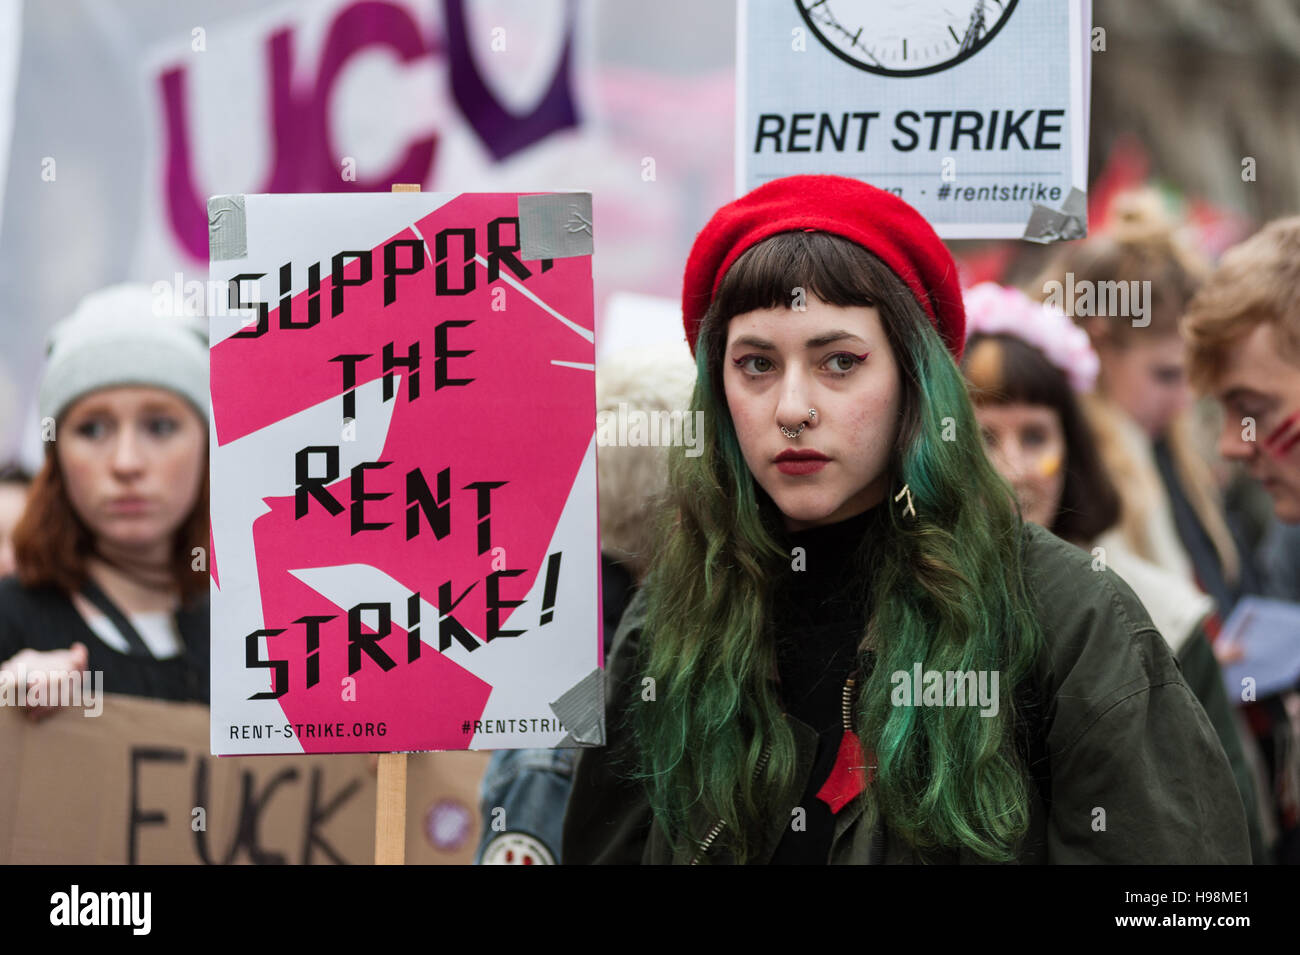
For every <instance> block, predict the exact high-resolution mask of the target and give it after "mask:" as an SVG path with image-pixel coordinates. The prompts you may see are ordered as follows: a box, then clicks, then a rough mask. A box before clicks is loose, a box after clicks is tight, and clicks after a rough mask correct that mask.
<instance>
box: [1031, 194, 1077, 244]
mask: <svg viewBox="0 0 1300 955" xmlns="http://www.w3.org/2000/svg"><path fill="white" fill-rule="evenodd" d="M1087 218H1088V196H1087V194H1086V193H1085V192H1083V191H1082V190H1080V189H1075V188H1071V189H1070V194H1069V195H1068V196H1066V197H1065V202H1064V203H1062V204H1061V209H1060V211H1059V212H1058V211H1057V210H1055V209H1052V208H1050V207H1048V206H1044V205H1039V204H1038V203H1034V208H1033V211H1032V212H1030V213H1029V221H1028V222H1026V223H1025V234H1024V236H1022V238H1024V239H1027V240H1028V241H1030V242H1039V243H1042V244H1043V245H1046V244H1047V243H1049V242H1062V241H1065V240H1068V239H1082V238H1083V237H1084V236H1086V235H1087V234H1088V229H1087V226H1085V225H1084V223H1085V222H1086V221H1087Z"/></svg>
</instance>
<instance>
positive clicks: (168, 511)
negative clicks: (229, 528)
mask: <svg viewBox="0 0 1300 955" xmlns="http://www.w3.org/2000/svg"><path fill="white" fill-rule="evenodd" d="M48 356H49V357H48V362H47V364H46V368H45V371H44V376H43V378H42V380H41V384H40V415H41V419H42V422H43V430H44V432H45V436H46V438H47V441H46V444H45V462H44V464H43V466H42V467H41V469H40V471H39V472H38V473H37V475H36V478H35V480H34V481H33V482H32V487H31V490H30V493H29V496H28V499H27V505H26V509H25V510H24V512H23V516H22V518H21V520H20V521H19V523H18V526H17V528H16V529H15V530H14V535H13V537H14V557H15V561H16V563H17V576H16V577H7V578H5V579H3V580H0V672H2V671H8V672H7V673H6V674H5V677H6V678H7V679H13V678H14V677H15V676H21V675H25V676H26V678H27V681H28V686H32V685H33V684H35V685H37V686H47V687H48V686H52V685H53V681H54V680H56V679H65V677H62V676H60V675H66V674H76V673H80V672H81V671H90V672H91V673H102V689H103V690H104V691H105V692H108V693H123V694H128V695H135V696H148V697H155V698H160V699H169V700H192V701H198V702H203V703H206V702H207V701H208V672H209V665H208V588H209V584H208V575H207V573H206V566H207V565H206V562H202V563H201V565H200V567H199V568H198V569H196V567H195V554H196V553H201V551H196V549H197V548H202V549H206V548H207V546H208V543H209V525H208V467H207V457H208V426H207V415H208V410H207V409H208V337H207V330H206V327H205V326H204V325H203V324H202V322H201V321H200V320H195V319H189V318H181V317H172V316H158V315H155V314H154V311H153V297H152V294H151V292H150V287H149V286H148V285H145V284H129V285H118V286H113V287H111V288H107V289H103V290H101V291H99V292H96V293H94V294H91V295H88V296H86V297H85V298H84V299H82V301H81V303H80V304H79V305H78V306H77V309H76V311H75V312H74V313H73V314H72V315H71V316H70V317H69V318H67V319H66V320H64V321H62V322H60V323H59V324H58V325H57V326H55V328H54V329H53V331H52V332H51V335H50V339H49V347H48ZM45 681H49V682H45ZM44 692H48V691H44ZM28 699H29V700H30V699H31V697H30V696H28ZM24 710H25V712H26V713H27V714H28V715H29V716H33V717H39V716H41V715H49V713H50V712H52V710H51V709H50V708H48V707H46V708H40V707H37V708H32V707H25V708H24Z"/></svg>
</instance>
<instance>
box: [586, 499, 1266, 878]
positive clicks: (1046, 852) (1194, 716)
mask: <svg viewBox="0 0 1300 955" xmlns="http://www.w3.org/2000/svg"><path fill="white" fill-rule="evenodd" d="M1024 558H1025V560H1024V566H1025V568H1026V571H1025V576H1026V583H1027V585H1028V589H1029V592H1030V595H1031V599H1032V600H1033V601H1034V603H1035V605H1036V608H1037V612H1038V617H1039V619H1040V620H1041V621H1042V624H1043V629H1044V633H1045V637H1046V646H1045V651H1044V653H1043V654H1042V655H1041V658H1040V660H1039V662H1038V666H1037V673H1036V677H1035V679H1036V680H1037V686H1038V692H1039V693H1040V695H1041V699H1042V700H1043V702H1044V706H1043V707H1041V708H1040V709H1039V712H1040V716H1039V717H1037V718H1038V719H1040V720H1041V725H1037V726H1033V727H1028V728H1027V729H1029V730H1030V732H1029V733H1028V735H1027V738H1030V737H1033V738H1037V739H1039V740H1042V741H1043V743H1044V748H1045V750H1046V757H1047V758H1046V762H1047V767H1046V768H1043V769H1042V770H1041V775H1042V777H1043V778H1042V780H1041V781H1040V783H1039V784H1037V785H1031V786H1030V794H1031V798H1030V801H1031V806H1030V825H1029V831H1028V834H1027V835H1026V837H1025V839H1024V840H1023V842H1022V845H1021V848H1020V851H1019V854H1018V859H1017V861H1018V862H1021V863H1148V864H1154V863H1242V864H1248V863H1249V862H1250V861H1251V851H1250V840H1249V837H1248V835H1247V829H1246V817H1245V811H1244V809H1243V806H1242V800H1241V797H1240V795H1239V794H1238V791H1237V786H1236V784H1235V783H1234V781H1233V775H1232V771H1231V769H1230V768H1229V765H1228V759H1227V757H1226V756H1225V755H1224V750H1223V746H1222V745H1221V744H1220V742H1219V739H1218V737H1217V736H1216V734H1215V731H1214V728H1213V727H1212V726H1211V725H1210V721H1209V720H1208V719H1207V718H1206V715H1205V711H1204V710H1203V709H1202V708H1201V705H1200V704H1199V703H1198V702H1197V700H1196V697H1195V696H1194V695H1193V694H1192V692H1191V690H1189V689H1188V686H1187V683H1186V682H1185V681H1184V680H1183V676H1182V673H1181V672H1180V670H1179V666H1178V663H1177V662H1176V661H1175V659H1174V657H1173V656H1172V655H1171V654H1170V652H1169V648H1168V646H1167V645H1166V643H1165V641H1164V639H1163V638H1162V637H1161V635H1160V633H1159V631H1158V630H1157V629H1156V628H1155V626H1154V625H1153V624H1152V623H1151V620H1150V618H1149V617H1148V616H1147V613H1146V611H1145V609H1143V607H1142V604H1141V603H1140V602H1139V601H1138V599H1137V597H1135V596H1134V594H1133V592H1132V591H1131V590H1130V589H1129V587H1128V585H1127V584H1125V583H1124V581H1123V580H1121V579H1120V578H1119V577H1118V576H1117V575H1116V574H1115V573H1114V572H1113V571H1111V570H1109V569H1103V570H1098V571H1094V570H1093V568H1092V562H1091V559H1090V557H1089V555H1088V554H1086V553H1085V552H1083V551H1081V550H1079V549H1078V548H1075V547H1073V546H1071V545H1069V544H1067V543H1065V542H1064V541H1062V540H1060V539H1058V538H1056V537H1054V536H1053V535H1052V534H1050V533H1049V532H1047V531H1045V530H1043V529H1042V528H1040V527H1038V526H1037V525H1034V524H1026V525H1025V543H1024ZM644 617H645V593H644V589H643V590H642V592H640V593H638V595H637V596H636V598H635V599H634V600H633V602H632V604H631V605H630V606H629V607H628V609H627V611H626V613H625V614H624V617H623V620H622V622H621V624H620V625H619V629H618V632H617V634H616V635H615V639H614V645H613V647H612V648H611V651H610V657H609V662H608V664H607V670H606V699H607V701H608V704H607V712H606V727H607V743H608V745H607V746H606V747H603V748H597V749H586V750H583V751H582V753H581V755H580V756H579V758H578V762H577V766H576V768H575V772H574V783H573V790H572V793H571V795H570V798H569V804H568V810H567V812H566V814H565V820H564V843H563V852H562V857H563V859H564V862H565V863H566V864H584V863H625V864H636V863H645V864H667V863H690V862H693V861H694V862H700V863H709V864H718V863H724V862H730V861H732V860H731V859H729V858H728V856H727V853H726V851H725V848H724V847H723V846H722V845H721V841H719V842H718V843H714V844H712V845H709V846H708V848H707V849H705V850H702V849H701V843H708V842H709V841H710V840H709V839H708V833H709V831H710V829H711V826H710V822H709V820H704V819H701V820H699V822H698V831H695V832H693V837H694V839H695V841H696V844H695V845H693V846H686V847H683V848H681V849H679V851H678V852H676V853H674V852H673V851H672V849H671V847H670V846H669V844H668V841H667V839H666V838H665V837H664V835H663V832H662V830H661V828H660V827H659V826H658V825H652V821H653V820H652V813H651V810H650V807H649V804H648V802H647V800H646V797H645V794H644V792H643V790H642V788H641V786H640V785H639V784H636V783H632V782H628V781H626V780H625V779H623V778H622V775H621V766H622V764H621V763H620V762H619V761H618V760H616V759H614V758H611V755H612V754H615V755H616V754H619V753H626V752H627V750H626V749H625V747H626V746H627V744H628V743H629V740H628V739H627V738H626V732H625V731H624V730H623V727H622V720H623V716H624V714H625V713H626V711H627V708H628V705H629V704H630V702H631V701H632V700H633V699H634V696H635V694H639V693H640V692H641V682H640V678H639V674H638V673H637V672H636V662H637V660H636V658H637V651H638V645H639V641H640V637H641V633H642V627H643V624H644ZM787 719H788V720H789V721H790V725H791V728H792V729H793V731H794V735H795V740H796V746H797V760H798V773H799V777H798V778H799V784H798V785H796V786H794V787H792V792H794V793H796V794H797V795H796V796H795V797H794V798H793V799H792V800H791V802H790V805H789V806H788V807H787V809H786V811H785V812H782V813H778V814H776V815H774V816H773V818H772V820H771V822H770V825H769V826H768V827H767V832H766V836H765V840H764V847H763V849H762V851H761V853H760V854H759V857H758V858H757V859H756V860H755V861H756V862H759V863H762V862H765V861H767V860H768V859H769V858H771V856H772V854H773V853H774V852H775V850H776V847H777V844H778V843H779V842H780V841H781V838H782V837H783V836H784V834H785V832H786V827H787V826H789V825H790V824H791V819H792V818H794V816H793V812H794V810H795V808H796V802H795V800H797V798H798V796H799V795H801V794H802V793H803V792H804V791H805V789H806V783H807V780H808V776H809V774H810V772H811V770H812V762H813V757H814V754H815V753H816V749H817V733H816V732H815V731H814V730H813V729H812V727H809V726H807V725H806V724H804V723H802V722H800V721H799V720H796V719H794V718H793V717H791V716H788V715H787ZM1034 734H1038V735H1037V736H1036V737H1035V736H1034ZM864 805H865V804H864V800H862V799H861V798H859V799H855V800H854V801H853V802H852V803H850V804H849V805H847V806H845V807H844V808H843V809H842V810H841V811H840V812H839V814H838V815H836V817H835V823H834V826H835V828H834V837H833V841H832V845H831V854H830V859H829V861H830V862H831V863H836V864H881V863H975V862H981V861H983V860H982V859H980V858H979V857H977V856H975V855H974V854H972V853H969V852H967V851H965V850H959V849H953V850H950V851H939V852H935V851H929V852H925V853H921V852H918V851H917V850H915V849H914V848H912V847H911V846H909V845H908V844H907V843H905V842H904V841H903V840H902V839H901V838H898V837H897V836H894V835H892V834H891V833H890V830H889V826H888V824H887V822H886V823H882V822H881V821H880V820H878V819H876V818H874V816H873V815H872V814H871V813H869V812H867V811H866V810H865V809H864Z"/></svg>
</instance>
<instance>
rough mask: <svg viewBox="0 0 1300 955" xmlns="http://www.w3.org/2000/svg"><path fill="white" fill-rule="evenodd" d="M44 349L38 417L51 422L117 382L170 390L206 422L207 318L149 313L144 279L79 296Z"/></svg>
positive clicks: (149, 300) (150, 300)
mask: <svg viewBox="0 0 1300 955" xmlns="http://www.w3.org/2000/svg"><path fill="white" fill-rule="evenodd" d="M159 301H160V302H161V301H162V299H161V298H160V299H159ZM45 353H46V355H47V357H48V362H47V364H46V367H45V376H44V378H43V379H42V380H41V388H40V414H41V419H42V420H44V419H46V418H54V419H57V418H58V417H59V415H60V414H62V413H63V412H64V411H65V410H66V409H67V408H68V407H69V406H70V405H71V404H72V403H73V402H74V401H76V400H77V399H78V398H80V397H81V396H82V395H85V394H88V393H90V392H92V391H96V390H98V389H100V388H110V387H115V386H118V385H152V386H154V387H157V388H166V389H168V390H169V391H174V392H176V393H177V394H179V395H180V396H181V397H183V398H187V399H188V400H189V402H190V404H192V405H193V406H194V408H195V410H197V411H198V413H199V416H200V417H202V418H203V420H204V421H207V420H208V407H209V395H208V331H207V321H206V319H204V318H202V317H201V316H182V315H175V314H170V313H169V314H165V315H158V314H155V311H154V296H153V293H152V291H151V289H150V287H149V286H148V285H146V284H144V283H128V284H123V285H113V286H110V287H108V288H105V289H100V290H99V291H97V292H92V293H91V294H90V295H87V296H86V297H85V298H83V299H82V300H81V301H80V302H79V303H78V304H77V308H76V311H74V312H73V313H72V314H71V315H70V316H68V317H67V318H65V319H64V320H63V321H61V322H59V323H58V324H57V325H55V326H54V328H53V329H51V330H50V337H49V340H48V344H47V346H46V351H45Z"/></svg>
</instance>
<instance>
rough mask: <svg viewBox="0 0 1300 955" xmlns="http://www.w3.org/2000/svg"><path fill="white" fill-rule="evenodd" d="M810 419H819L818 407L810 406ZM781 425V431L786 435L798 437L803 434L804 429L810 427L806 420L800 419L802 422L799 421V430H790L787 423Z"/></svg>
mask: <svg viewBox="0 0 1300 955" xmlns="http://www.w3.org/2000/svg"><path fill="white" fill-rule="evenodd" d="M808 419H809V420H810V421H816V420H817V409H816V408H809V409H808ZM780 427H781V433H782V434H783V435H785V436H786V437H787V438H797V437H799V435H801V434H803V429H804V428H806V427H808V425H807V423H806V422H803V421H800V422H799V430H798V431H791V430H790V429H789V428H787V427H786V426H785V425H781V426H780Z"/></svg>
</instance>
